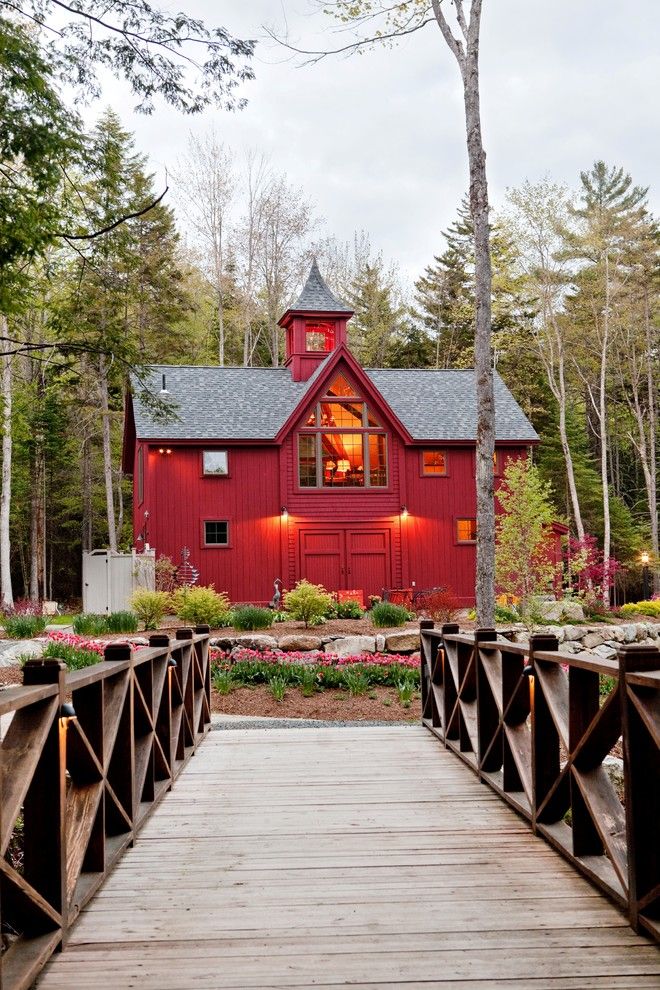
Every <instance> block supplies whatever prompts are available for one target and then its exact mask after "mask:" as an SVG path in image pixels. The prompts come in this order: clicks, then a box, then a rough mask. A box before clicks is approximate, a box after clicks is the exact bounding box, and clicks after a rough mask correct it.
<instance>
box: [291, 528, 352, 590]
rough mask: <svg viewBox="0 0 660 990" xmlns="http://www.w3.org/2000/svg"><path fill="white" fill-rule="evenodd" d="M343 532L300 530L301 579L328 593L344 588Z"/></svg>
mask: <svg viewBox="0 0 660 990" xmlns="http://www.w3.org/2000/svg"><path fill="white" fill-rule="evenodd" d="M344 576H345V539H344V532H343V530H318V529H314V530H305V529H301V530H300V577H301V578H306V579H307V580H308V581H311V582H312V584H322V585H323V587H324V588H327V589H328V591H336V590H337V589H338V588H343V587H344Z"/></svg>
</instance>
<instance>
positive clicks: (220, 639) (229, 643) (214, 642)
mask: <svg viewBox="0 0 660 990" xmlns="http://www.w3.org/2000/svg"><path fill="white" fill-rule="evenodd" d="M209 645H210V646H215V647H216V648H217V649H218V650H224V651H225V652H226V653H229V652H230V651H231V650H233V649H234V647H235V646H236V640H235V639H234V637H233V636H214V638H213V639H211V640H210V641H209Z"/></svg>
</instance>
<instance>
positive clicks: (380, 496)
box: [124, 263, 538, 604]
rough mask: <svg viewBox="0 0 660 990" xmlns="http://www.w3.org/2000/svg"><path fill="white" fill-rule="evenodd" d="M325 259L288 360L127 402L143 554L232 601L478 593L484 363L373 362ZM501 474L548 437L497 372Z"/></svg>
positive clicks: (196, 372)
mask: <svg viewBox="0 0 660 990" xmlns="http://www.w3.org/2000/svg"><path fill="white" fill-rule="evenodd" d="M352 315H353V314H352V312H351V310H350V309H349V308H348V307H347V306H346V305H345V304H344V303H342V302H341V301H340V300H338V299H337V298H336V297H335V296H334V295H333V293H332V292H331V291H330V289H329V288H328V286H327V285H326V284H325V282H324V281H323V278H322V277H321V274H320V272H319V270H318V267H317V265H316V263H314V264H313V265H312V269H311V271H310V274H309V278H308V280H307V283H306V285H305V287H304V289H303V291H302V293H301V295H300V297H299V298H298V300H297V301H296V303H295V304H294V305H293V306H292V307H291V308H290V309H289V310H287V312H286V313H285V314H284V316H283V317H282V319H281V320H280V325H281V326H282V327H283V328H284V330H285V333H286V361H285V364H284V366H283V367H280V368H236V367H230V368H228V367H223V368H220V367H197V366H179V365H176V366H172V365H169V366H157V367H153V368H152V369H151V381H150V386H149V389H150V391H151V392H152V393H155V394H159V393H160V395H161V397H162V398H163V399H164V400H166V401H167V402H168V403H169V404H170V408H171V412H170V414H169V416H168V417H167V418H166V419H165V420H163V418H162V417H159V416H156V415H155V414H154V412H153V404H152V403H149V402H148V401H146V400H145V396H144V393H142V394H141V393H140V389H138V388H136V389H135V390H134V391H135V395H134V396H133V399H132V400H131V399H130V398H129V403H128V409H127V415H126V425H125V435H124V465H125V470H126V471H127V472H128V473H131V474H132V475H133V481H134V484H133V494H134V498H133V523H134V533H135V541H136V547H137V548H138V549H143V548H144V545H145V543H148V544H150V545H151V546H152V547H154V548H155V549H156V553H157V555H167V556H169V557H171V558H172V560H173V561H174V562H175V563H180V562H181V560H182V554H183V555H184V556H185V554H186V552H187V553H188V554H189V562H190V564H192V565H193V567H195V568H196V569H197V570H198V571H199V581H200V583H202V584H211V583H212V584H214V585H215V588H216V590H218V591H226V592H227V593H228V594H229V597H230V599H231V600H232V601H233V602H254V603H265V602H268V601H269V600H270V598H271V596H272V593H273V583H274V581H275V579H276V578H280V579H281V580H282V582H283V584H284V587H292V586H293V585H294V584H295V582H296V581H297V580H299V579H300V578H307V579H308V580H310V581H313V582H315V583H320V584H323V585H324V586H325V587H326V588H327V589H328V590H331V591H340V590H342V589H358V590H361V591H362V592H363V594H364V597H365V600H366V598H367V596H368V595H372V594H381V592H382V589H383V588H389V589H392V588H410V587H415V586H416V587H417V588H420V589H421V588H429V587H436V586H441V585H444V586H449V587H451V588H452V589H453V591H454V592H455V593H456V595H457V597H458V599H459V601H460V602H461V603H463V604H471V603H472V602H473V601H474V578H475V535H476V526H475V514H476V508H475V506H476V499H475V440H476V400H475V385H474V372H473V371H472V370H467V371H444V370H442V371H441V370H426V369H423V370H422V369H419V370H418V369H393V368H363V367H362V366H361V365H360V364H359V363H358V362H357V361H356V359H355V357H354V356H353V355H352V354H351V352H350V350H349V348H348V344H347V333H346V326H347V323H348V321H349V320H350V318H351V316H352ZM495 403H496V454H495V473H496V476H497V475H499V474H501V472H502V469H503V466H504V464H505V462H506V459H507V458H508V457H518V456H521V455H524V454H525V452H526V451H527V449H528V448H529V446H530V445H532V444H535V443H536V442H537V441H538V437H537V435H536V433H535V431H534V429H533V427H532V425H531V424H530V422H529V421H528V419H527V418H526V417H525V415H524V414H523V412H522V410H521V409H520V407H519V406H518V404H517V403H516V401H515V399H514V398H513V396H512V395H511V393H510V392H509V390H508V389H507V387H506V386H505V384H504V382H503V381H502V379H501V378H500V377H499V376H498V375H497V374H496V375H495Z"/></svg>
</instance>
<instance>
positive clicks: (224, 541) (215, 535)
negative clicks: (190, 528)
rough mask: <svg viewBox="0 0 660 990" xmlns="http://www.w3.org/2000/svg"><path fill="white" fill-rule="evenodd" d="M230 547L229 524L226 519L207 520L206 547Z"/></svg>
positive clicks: (205, 527) (205, 529) (205, 531)
mask: <svg viewBox="0 0 660 990" xmlns="http://www.w3.org/2000/svg"><path fill="white" fill-rule="evenodd" d="M228 545H229V523H228V522H227V520H226V519H207V520H206V521H205V522H204V546H207V547H226V546H228Z"/></svg>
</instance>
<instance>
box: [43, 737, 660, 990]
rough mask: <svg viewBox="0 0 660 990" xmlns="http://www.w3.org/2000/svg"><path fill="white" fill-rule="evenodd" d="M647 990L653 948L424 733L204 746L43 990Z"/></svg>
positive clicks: (655, 973)
mask: <svg viewBox="0 0 660 990" xmlns="http://www.w3.org/2000/svg"><path fill="white" fill-rule="evenodd" d="M347 985H350V986H352V987H358V988H362V990H367V988H370V990H376V988H391V987H402V988H406V990H414V988H422V987H426V988H428V987H431V986H433V987H438V986H442V987H457V988H460V990H470V988H477V987H480V988H484V990H485V988H496V987H518V988H519V990H522V988H523V987H526V988H527V987H538V988H539V990H545V988H555V987H564V988H569V987H572V988H580V990H584V988H587V987H602V988H606V987H607V988H615V987H631V988H632V987H635V988H639V987H659V986H660V952H658V949H657V948H655V947H654V946H653V945H651V944H650V943H649V942H647V941H646V939H644V938H641V937H639V936H636V935H635V934H634V933H633V932H632V931H631V930H630V928H629V927H628V925H627V923H626V920H625V918H624V917H623V915H621V914H620V913H619V911H617V910H616V908H615V907H613V906H612V905H611V904H610V903H609V902H608V901H607V900H606V899H605V898H604V897H603V896H602V895H601V894H600V893H599V892H597V891H596V890H595V889H594V888H593V887H592V886H591V885H590V884H589V883H587V882H586V881H585V880H583V879H582V878H581V877H580V876H578V875H576V873H575V872H574V871H573V870H572V868H571V867H570V866H569V865H568V864H567V863H566V862H564V860H563V859H562V858H561V857H560V856H559V855H557V854H556V853H555V852H554V851H553V850H551V849H550V848H549V847H548V846H547V845H545V843H544V842H543V841H541V840H540V839H536V838H534V837H533V836H532V835H531V833H530V831H529V828H528V826H527V825H526V824H524V823H523V822H522V821H521V820H519V819H518V818H517V816H516V815H515V813H514V812H512V811H511V810H510V809H509V808H508V807H506V806H505V805H504V804H502V803H501V802H500V801H499V799H498V798H497V797H496V796H495V795H494V794H493V793H492V792H491V791H490V790H489V789H487V788H486V787H483V786H482V785H480V784H479V782H478V781H477V779H476V778H475V777H474V776H473V775H472V774H471V773H469V772H468V770H467V769H466V768H465V767H464V766H463V765H462V764H461V762H460V761H459V760H457V759H456V757H455V756H453V755H451V754H450V753H448V752H446V751H445V750H443V749H442V747H441V746H440V745H439V744H438V743H437V741H436V740H435V739H434V738H433V737H432V736H431V735H430V734H429V733H428V732H426V731H425V730H424V729H422V728H419V727H416V726H415V727H409V728H403V727H397V728H364V729H348V728H345V729H341V728H339V729H337V728H327V729H304V730H303V729H293V730H287V729H271V730H252V731H230V732H224V731H223V732H213V733H211V734H210V736H209V737H208V739H207V741H206V742H205V743H204V745H203V746H202V748H201V749H200V751H199V752H198V754H197V755H196V756H195V758H194V759H193V761H192V763H191V764H190V765H189V767H188V768H187V770H186V772H185V773H184V775H183V776H182V778H180V780H179V782H178V783H177V786H176V788H175V790H174V791H173V792H172V793H171V794H169V795H168V796H167V797H166V799H165V801H164V802H163V804H162V805H161V807H160V808H159V810H158V811H157V812H156V814H155V815H154V817H153V818H152V820H151V821H150V823H149V824H148V825H147V826H146V828H145V830H144V832H143V833H142V835H141V838H140V840H139V842H138V844H137V845H136V847H135V848H134V849H131V850H129V851H128V853H127V854H126V855H125V857H124V859H123V860H122V862H121V863H120V865H119V866H118V867H117V869H116V870H115V872H114V873H113V875H112V876H111V877H110V878H109V880H108V881H107V883H106V884H105V886H104V887H103V888H102V890H101V891H100V893H99V894H98V895H97V897H96V898H95V899H94V900H93V901H92V902H91V903H90V905H89V906H88V907H87V909H86V910H85V911H84V912H83V914H82V916H81V919H80V921H79V922H78V924H77V926H76V927H75V929H74V930H73V934H72V938H71V940H70V942H69V945H68V948H67V950H66V951H65V952H64V953H63V954H62V955H59V956H56V957H54V958H53V959H52V960H51V962H50V963H49V965H48V967H47V969H46V970H45V971H44V973H43V975H42V977H41V979H40V980H39V983H38V986H39V988H40V990H55V988H66V990H70V988H83V990H106V988H107V990H125V988H126V990H127V988H129V987H130V988H132V987H139V988H140V990H188V988H196V990H197V988H199V990H211V988H213V990H220V988H223V990H230V988H231V990H233V988H236V990H238V988H241V990H242V988H247V987H251V988H275V987H276V988H278V990H283V988H294V987H295V988H301V987H309V986H314V987H317V988H327V987H337V986H347Z"/></svg>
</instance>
